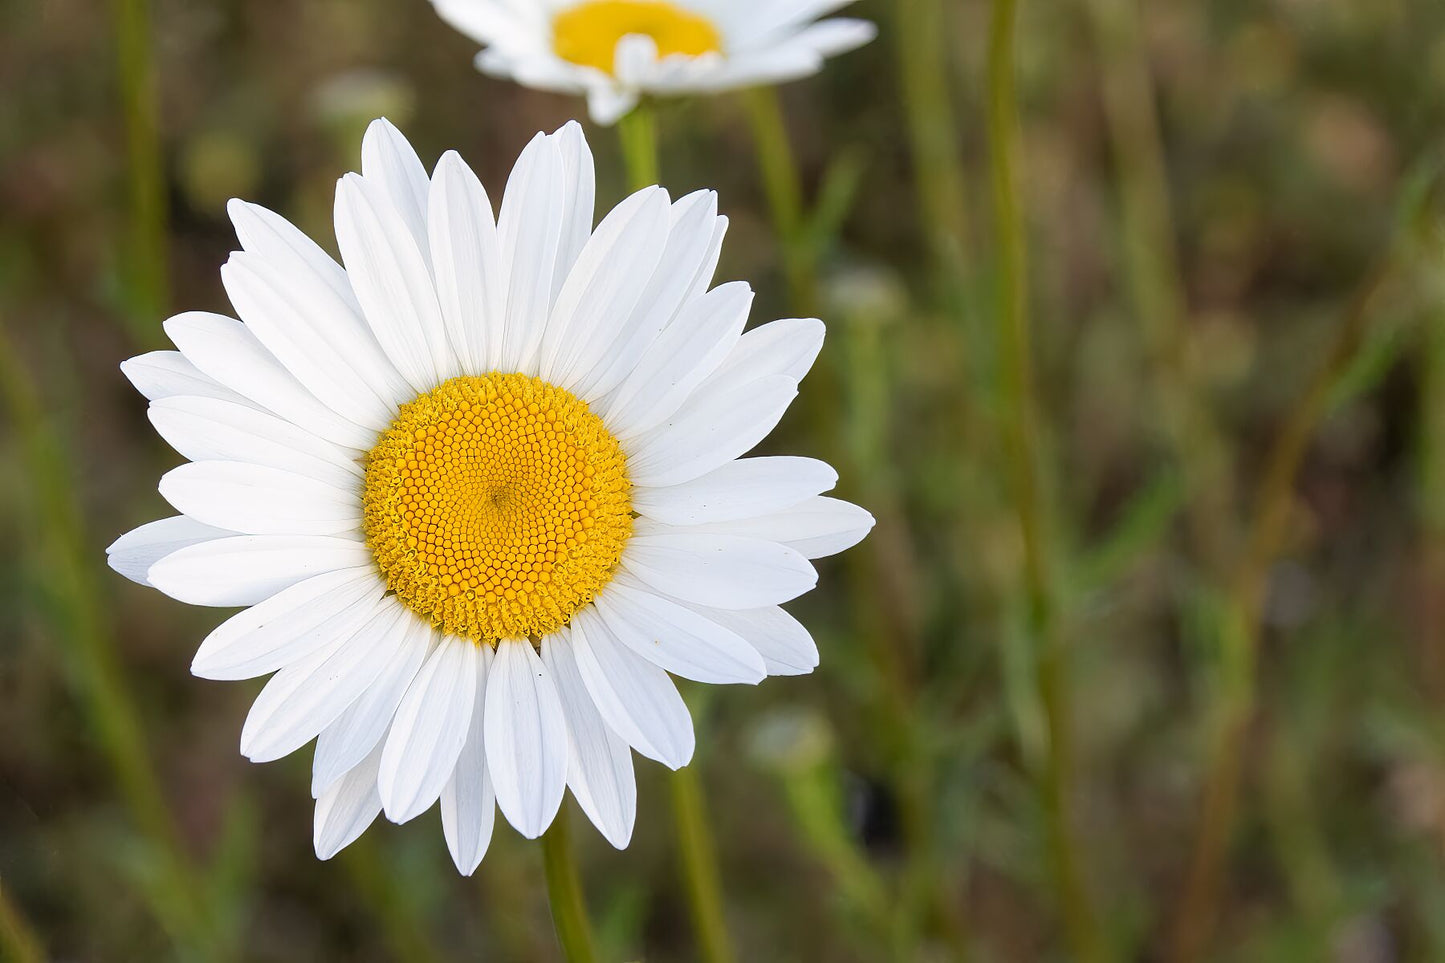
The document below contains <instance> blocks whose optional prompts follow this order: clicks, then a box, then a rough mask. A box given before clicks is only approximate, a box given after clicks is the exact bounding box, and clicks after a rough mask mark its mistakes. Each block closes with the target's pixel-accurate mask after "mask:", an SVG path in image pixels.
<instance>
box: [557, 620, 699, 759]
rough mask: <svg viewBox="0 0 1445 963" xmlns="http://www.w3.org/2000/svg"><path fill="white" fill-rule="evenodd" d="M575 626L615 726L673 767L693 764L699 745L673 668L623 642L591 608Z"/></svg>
mask: <svg viewBox="0 0 1445 963" xmlns="http://www.w3.org/2000/svg"><path fill="white" fill-rule="evenodd" d="M571 627H572V646H573V649H574V650H575V653H576V656H577V670H578V672H579V673H581V675H582V681H583V683H584V684H585V685H586V686H587V692H588V694H589V695H591V696H592V703H593V704H594V705H595V706H597V711H598V713H599V714H600V715H601V716H602V718H603V719H604V720H606V722H607V725H608V726H610V727H611V729H612V731H613V732H615V733H617V734H618V735H619V736H621V737H622V738H623V739H626V740H627V742H628V744H629V745H631V746H632V748H634V749H636V750H637V751H638V752H640V753H642V754H643V755H644V756H646V757H648V758H649V759H656V760H657V761H658V762H660V763H662V764H663V765H665V766H667V767H668V768H670V769H681V768H682V767H683V766H685V765H687V763H688V760H690V759H692V753H693V749H694V748H695V741H694V739H695V737H694V735H693V731H692V717H691V716H690V715H688V711H687V704H686V703H684V702H683V701H682V696H681V695H679V694H678V691H677V686H675V685H673V683H672V680H671V679H669V678H668V677H667V673H666V672H664V671H662V670H661V669H659V668H658V667H657V666H655V665H653V664H652V663H651V662H648V661H647V660H646V659H644V658H642V657H641V656H640V655H635V654H634V653H633V652H632V651H631V650H630V649H628V648H627V647H626V646H624V645H623V644H622V643H621V642H618V641H617V639H616V638H615V637H614V636H613V635H612V630H611V629H609V628H608V627H607V625H606V624H605V623H604V622H603V621H602V619H601V617H599V616H598V615H597V613H596V612H594V611H592V610H590V609H583V610H582V611H580V612H578V613H577V615H576V616H574V617H573V619H572V626H571Z"/></svg>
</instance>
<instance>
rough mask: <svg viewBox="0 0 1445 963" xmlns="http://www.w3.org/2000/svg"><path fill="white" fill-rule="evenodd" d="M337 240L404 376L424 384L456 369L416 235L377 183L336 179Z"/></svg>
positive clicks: (418, 387)
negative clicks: (413, 234) (337, 182)
mask: <svg viewBox="0 0 1445 963" xmlns="http://www.w3.org/2000/svg"><path fill="white" fill-rule="evenodd" d="M336 242H337V244H338V245H339V246H340V247H341V257H342V259H343V260H344V261H345V262H346V273H347V275H348V276H349V277H350V278H351V286H352V288H353V289H354V290H355V291H356V300H357V301H359V302H360V303H361V310H362V313H363V314H364V315H365V316H366V323H367V324H368V325H369V326H370V327H371V331H372V333H373V334H374V335H376V340H377V341H379V342H380V343H381V347H382V350H383V351H385V352H386V355H387V357H389V358H390V359H391V361H392V363H393V364H395V365H396V367H397V370H398V371H400V372H401V374H402V376H403V377H405V378H406V380H407V383H408V384H410V385H411V386H412V388H413V389H414V390H415V391H417V392H418V393H420V392H425V391H430V390H431V389H432V388H435V387H436V386H437V385H438V384H440V383H441V382H442V381H444V380H446V378H448V377H450V376H451V375H452V374H454V373H456V372H454V371H451V370H449V369H452V368H454V367H455V357H456V356H455V354H453V353H452V351H451V348H450V346H449V345H448V344H447V339H446V325H445V323H444V322H443V321H442V312H441V307H440V306H439V305H438V304H437V296H436V290H435V288H434V287H433V286H432V280H431V272H430V270H429V269H428V267H427V263H426V258H425V257H424V256H423V255H422V252H421V249H420V248H419V247H417V242H416V238H415V237H414V236H412V233H411V230H410V229H409V228H408V227H407V225H406V222H405V221H404V220H403V219H402V217H401V215H400V214H398V213H397V211H396V208H395V207H393V206H392V205H391V202H390V201H389V200H388V199H387V198H386V197H385V196H384V195H383V194H382V193H381V191H380V190H379V189H378V188H377V187H376V186H375V185H373V184H371V183H369V182H367V181H365V180H364V179H362V178H361V177H359V176H357V175H356V174H348V175H346V176H345V177H343V178H342V179H341V182H340V183H339V184H338V185H337V187H336Z"/></svg>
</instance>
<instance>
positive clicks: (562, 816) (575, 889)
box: [542, 801, 597, 963]
mask: <svg viewBox="0 0 1445 963" xmlns="http://www.w3.org/2000/svg"><path fill="white" fill-rule="evenodd" d="M569 815H570V807H569V806H568V804H567V803H566V802H565V801H564V802H563V803H562V808H561V809H560V810H558V812H557V816H556V818H554V819H553V820H552V825H551V827H550V828H549V829H548V830H547V832H546V833H544V834H543V835H542V861H543V864H544V865H545V866H546V869H547V899H548V902H549V903H550V904H551V906H552V925H553V926H555V927H556V928H557V941H558V942H559V943H561V944H562V953H563V955H564V956H565V957H566V958H567V963H595V961H596V959H597V953H596V951H595V950H593V948H592V927H591V925H590V924H589V923H588V922H587V907H586V905H585V904H584V903H583V900H582V884H581V882H580V881H579V879H578V875H577V862H576V860H575V859H574V857H573V856H572V840H571V834H570V827H569V826H568V823H567V819H568V816H569Z"/></svg>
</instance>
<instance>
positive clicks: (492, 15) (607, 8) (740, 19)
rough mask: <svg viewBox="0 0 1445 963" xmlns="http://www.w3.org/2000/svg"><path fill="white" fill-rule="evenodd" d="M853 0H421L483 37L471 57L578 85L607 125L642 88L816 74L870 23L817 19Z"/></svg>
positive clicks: (548, 82)
mask: <svg viewBox="0 0 1445 963" xmlns="http://www.w3.org/2000/svg"><path fill="white" fill-rule="evenodd" d="M852 2H853V0H432V3H433V5H434V6H435V7H436V8H437V12H438V13H440V14H441V16H442V19H444V20H446V21H447V23H449V24H451V25H452V26H453V27H455V28H457V30H459V31H461V32H462V33H464V34H466V35H467V36H469V37H471V38H472V39H474V40H476V41H478V42H480V43H482V44H484V45H485V46H486V49H485V50H483V51H482V52H481V53H480V54H478V55H477V67H478V69H480V70H481V71H483V72H484V73H488V74H492V75H493V76H497V77H503V78H507V79H510V80H515V81H516V82H517V83H520V84H524V85H526V86H528V87H535V88H537V89H539V90H550V91H555V92H558V93H567V94H586V95H587V99H588V104H589V107H590V109H591V113H592V119H593V120H595V121H596V122H597V123H599V124H613V123H616V122H617V120H618V119H619V118H621V117H622V116H623V115H625V114H626V113H627V112H628V111H630V110H632V108H633V107H635V106H636V105H637V102H638V99H639V98H640V97H641V96H642V95H644V94H652V95H661V96H671V95H677V94H695V93H710V92H716V91H719V90H731V89H735V88H738V87H751V86H755V85H760V84H776V83H782V82H784V81H788V80H796V79H798V78H799V77H806V76H808V75H810V74H815V73H817V72H818V71H819V70H821V69H822V68H823V61H824V60H825V59H826V58H828V57H830V56H833V55H834V54H840V53H845V52H847V51H849V50H853V49H854V48H857V47H861V46H863V45H864V44H866V43H867V42H868V41H870V40H872V39H873V37H874V36H875V35H876V33H877V29H876V28H875V27H874V25H873V24H872V23H870V22H868V21H866V20H854V19H847V18H842V17H835V18H833V19H830V20H822V21H819V20H818V18H819V17H822V16H824V15H826V14H829V13H832V12H833V11H835V10H838V9H840V8H842V7H846V6H848V5H849V4H850V3H852Z"/></svg>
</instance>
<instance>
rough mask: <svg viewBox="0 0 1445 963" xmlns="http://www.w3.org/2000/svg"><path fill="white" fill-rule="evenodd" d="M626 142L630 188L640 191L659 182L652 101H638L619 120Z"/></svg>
mask: <svg viewBox="0 0 1445 963" xmlns="http://www.w3.org/2000/svg"><path fill="white" fill-rule="evenodd" d="M617 137H618V140H620V141H621V143H622V160H623V163H624V164H625V165H626V167H627V183H628V187H629V189H631V190H634V191H640V190H642V189H643V188H644V187H651V186H653V185H654V184H656V183H657V182H658V179H659V178H658V170H657V118H656V116H655V115H654V114H653V112H652V105H651V104H649V103H646V102H644V103H641V104H638V105H637V107H635V108H634V109H633V111H632V113H630V114H628V115H627V116H626V117H624V118H622V120H620V121H618V123H617Z"/></svg>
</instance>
